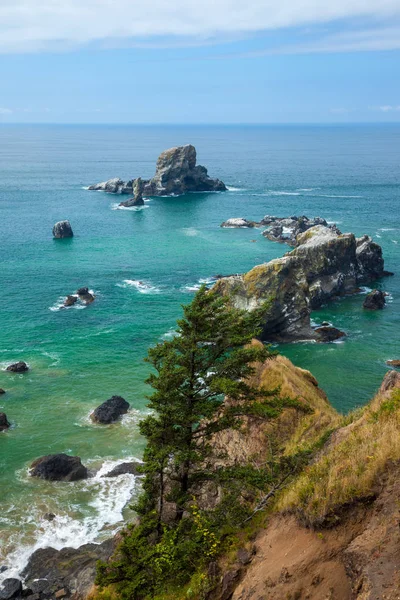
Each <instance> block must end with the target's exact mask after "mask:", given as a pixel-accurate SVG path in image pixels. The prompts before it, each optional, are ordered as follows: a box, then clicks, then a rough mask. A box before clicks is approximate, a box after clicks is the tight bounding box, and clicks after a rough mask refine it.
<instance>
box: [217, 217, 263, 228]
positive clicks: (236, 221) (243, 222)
mask: <svg viewBox="0 0 400 600" xmlns="http://www.w3.org/2000/svg"><path fill="white" fill-rule="evenodd" d="M256 225H257V223H255V222H254V221H248V220H247V219H242V218H241V217H238V218H233V219H228V220H227V221H224V222H223V223H221V227H226V228H229V229H232V228H250V227H256Z"/></svg>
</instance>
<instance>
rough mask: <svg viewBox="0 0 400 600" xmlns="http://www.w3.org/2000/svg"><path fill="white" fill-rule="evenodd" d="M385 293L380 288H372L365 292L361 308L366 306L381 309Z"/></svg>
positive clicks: (370, 308)
mask: <svg viewBox="0 0 400 600" xmlns="http://www.w3.org/2000/svg"><path fill="white" fill-rule="evenodd" d="M385 295H386V294H385V293H384V292H382V291H381V290H372V292H370V293H369V294H367V296H366V298H365V300H364V302H363V308H367V309H368V310H382V308H383V307H384V306H385V304H386V300H385Z"/></svg>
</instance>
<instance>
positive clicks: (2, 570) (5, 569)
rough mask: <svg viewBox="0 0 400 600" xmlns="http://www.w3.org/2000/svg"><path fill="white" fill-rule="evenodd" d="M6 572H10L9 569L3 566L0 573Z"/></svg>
mask: <svg viewBox="0 0 400 600" xmlns="http://www.w3.org/2000/svg"><path fill="white" fill-rule="evenodd" d="M5 571H8V567H6V565H2V566H1V567H0V573H4V572H5Z"/></svg>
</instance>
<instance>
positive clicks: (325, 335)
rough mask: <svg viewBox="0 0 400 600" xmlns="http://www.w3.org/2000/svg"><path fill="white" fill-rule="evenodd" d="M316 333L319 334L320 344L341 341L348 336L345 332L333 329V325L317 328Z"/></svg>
mask: <svg viewBox="0 0 400 600" xmlns="http://www.w3.org/2000/svg"><path fill="white" fill-rule="evenodd" d="M314 331H315V332H316V333H317V334H318V338H317V339H318V341H320V342H333V341H334V340H339V339H340V338H342V337H344V336H345V335H346V334H345V333H344V331H340V329H337V328H336V327H332V326H331V325H324V326H323V327H317V328H316V329H315V330H314Z"/></svg>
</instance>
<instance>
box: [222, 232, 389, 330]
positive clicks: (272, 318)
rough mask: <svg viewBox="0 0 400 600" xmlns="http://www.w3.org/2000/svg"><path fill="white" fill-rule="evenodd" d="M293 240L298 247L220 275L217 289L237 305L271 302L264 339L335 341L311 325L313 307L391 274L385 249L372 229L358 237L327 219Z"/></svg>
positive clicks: (254, 306) (242, 306)
mask: <svg viewBox="0 0 400 600" xmlns="http://www.w3.org/2000/svg"><path fill="white" fill-rule="evenodd" d="M305 225H307V223H305ZM294 243H295V245H296V247H295V249H294V250H292V251H291V252H288V253H287V254H285V255H284V256H283V257H282V258H277V259H274V260H271V261H270V262H268V263H265V264H261V265H258V266H256V267H254V268H253V269H252V270H251V271H249V272H248V273H245V274H244V275H234V276H231V277H225V278H221V279H219V280H218V281H217V283H216V284H215V287H214V289H215V290H218V291H219V292H220V293H221V294H222V295H225V296H229V298H230V299H231V302H232V304H233V305H234V306H236V307H237V308H243V309H246V310H253V309H255V308H256V307H259V306H261V305H263V304H265V305H266V312H265V326H264V331H263V339H264V340H279V341H293V340H298V339H317V340H320V341H325V340H326V341H331V334H329V335H328V339H327V338H326V335H327V334H328V333H329V332H328V331H326V329H327V328H326V327H325V328H320V331H318V330H315V329H313V328H312V327H311V322H310V314H311V311H312V310H314V309H317V308H319V307H320V306H322V305H323V304H325V303H326V302H327V301H329V300H330V299H332V298H334V297H337V296H343V295H345V294H351V293H354V292H357V291H359V286H360V285H364V284H366V283H370V282H371V281H374V280H376V279H378V278H380V277H383V276H384V275H386V274H387V273H386V272H385V271H384V262H383V258H382V249H381V247H380V246H379V245H378V244H376V243H375V242H373V241H372V239H371V238H370V237H368V236H367V235H365V236H363V237H361V238H356V237H355V236H354V235H353V234H352V233H345V234H342V233H340V232H339V230H337V228H335V227H332V226H331V227H329V226H327V225H322V224H320V225H314V226H312V227H310V228H307V229H306V231H305V232H303V233H299V234H297V236H296V239H295V242H294ZM339 334H341V332H339ZM336 337H340V335H337V336H336Z"/></svg>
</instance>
